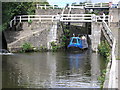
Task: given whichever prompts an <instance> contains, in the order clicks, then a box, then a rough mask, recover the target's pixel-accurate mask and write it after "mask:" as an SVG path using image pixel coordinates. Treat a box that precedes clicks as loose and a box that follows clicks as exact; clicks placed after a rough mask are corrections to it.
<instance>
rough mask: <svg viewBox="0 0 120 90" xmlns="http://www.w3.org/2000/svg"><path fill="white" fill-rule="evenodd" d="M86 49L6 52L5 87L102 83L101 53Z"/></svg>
mask: <svg viewBox="0 0 120 90" xmlns="http://www.w3.org/2000/svg"><path fill="white" fill-rule="evenodd" d="M90 53H91V52H90V51H85V52H55V53H52V52H44V53H25V54H20V53H19V54H17V55H14V56H3V59H2V67H3V70H2V72H3V73H2V74H3V76H2V77H3V81H2V82H3V83H2V84H3V87H4V88H8V87H9V88H19V87H24V88H47V87H51V88H57V87H61V88H66V87H72V88H73V87H79V88H90V87H99V83H98V80H97V77H98V76H99V75H100V62H99V61H100V60H99V57H98V55H93V54H90Z"/></svg>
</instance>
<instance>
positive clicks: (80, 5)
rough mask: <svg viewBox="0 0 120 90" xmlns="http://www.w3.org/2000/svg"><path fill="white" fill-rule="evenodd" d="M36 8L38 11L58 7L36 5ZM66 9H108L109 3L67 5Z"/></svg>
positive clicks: (56, 6)
mask: <svg viewBox="0 0 120 90" xmlns="http://www.w3.org/2000/svg"><path fill="white" fill-rule="evenodd" d="M36 8H37V9H38V8H40V9H50V8H52V9H55V8H58V5H53V6H51V5H46V4H45V5H39V4H36ZM68 8H81V9H83V8H109V3H85V4H78V5H69V6H68Z"/></svg>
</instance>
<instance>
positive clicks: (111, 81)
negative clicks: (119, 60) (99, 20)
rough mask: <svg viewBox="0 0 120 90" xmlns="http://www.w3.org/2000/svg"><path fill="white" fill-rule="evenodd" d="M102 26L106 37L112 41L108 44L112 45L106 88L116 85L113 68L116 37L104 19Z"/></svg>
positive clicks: (114, 65) (114, 64)
mask: <svg viewBox="0 0 120 90" xmlns="http://www.w3.org/2000/svg"><path fill="white" fill-rule="evenodd" d="M103 27H104V29H103V30H104V31H105V32H106V34H107V35H108V38H107V39H109V41H111V42H112V43H111V44H110V45H111V47H112V52H111V60H110V62H111V64H110V65H109V66H108V67H109V68H110V70H109V71H107V72H109V82H108V87H107V88H116V87H117V85H116V80H115V79H116V70H115V67H116V58H115V48H116V39H115V37H114V35H113V34H112V32H111V30H110V28H109V27H108V25H107V23H106V22H105V21H103ZM105 83H106V82H105ZM105 83H104V84H105Z"/></svg>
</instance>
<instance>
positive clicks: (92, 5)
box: [85, 3, 109, 8]
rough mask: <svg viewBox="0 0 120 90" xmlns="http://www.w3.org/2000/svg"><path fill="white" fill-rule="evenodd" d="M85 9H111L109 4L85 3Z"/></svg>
mask: <svg viewBox="0 0 120 90" xmlns="http://www.w3.org/2000/svg"><path fill="white" fill-rule="evenodd" d="M85 8H109V3H85Z"/></svg>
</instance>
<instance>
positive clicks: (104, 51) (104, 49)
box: [98, 41, 110, 58]
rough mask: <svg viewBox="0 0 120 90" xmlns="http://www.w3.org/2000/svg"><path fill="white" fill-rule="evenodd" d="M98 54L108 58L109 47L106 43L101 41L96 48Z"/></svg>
mask: <svg viewBox="0 0 120 90" xmlns="http://www.w3.org/2000/svg"><path fill="white" fill-rule="evenodd" d="M98 50H99V53H100V54H101V55H102V56H104V57H105V58H107V57H108V56H110V46H109V44H108V43H107V41H102V42H101V44H100V45H99V46H98Z"/></svg>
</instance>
